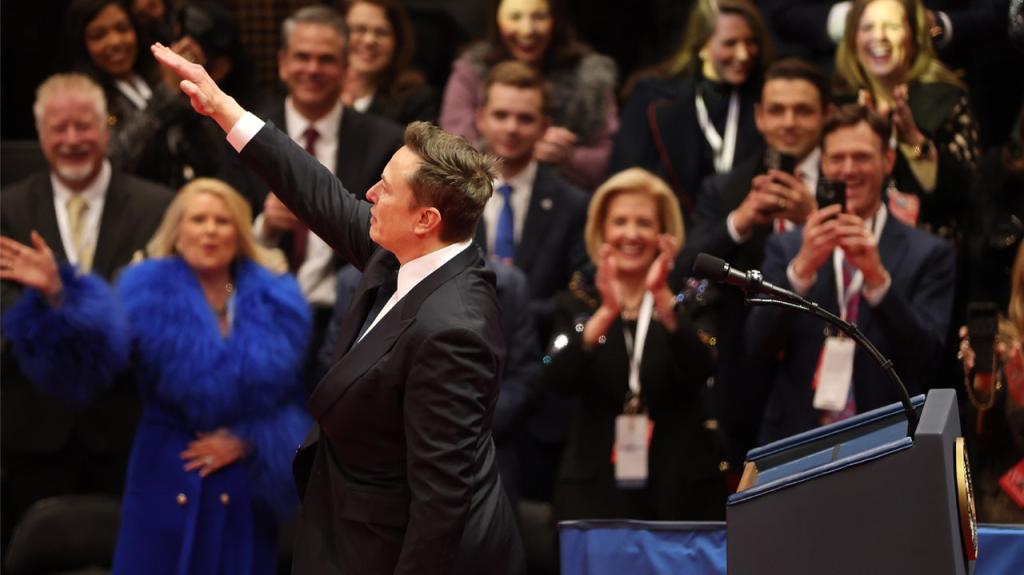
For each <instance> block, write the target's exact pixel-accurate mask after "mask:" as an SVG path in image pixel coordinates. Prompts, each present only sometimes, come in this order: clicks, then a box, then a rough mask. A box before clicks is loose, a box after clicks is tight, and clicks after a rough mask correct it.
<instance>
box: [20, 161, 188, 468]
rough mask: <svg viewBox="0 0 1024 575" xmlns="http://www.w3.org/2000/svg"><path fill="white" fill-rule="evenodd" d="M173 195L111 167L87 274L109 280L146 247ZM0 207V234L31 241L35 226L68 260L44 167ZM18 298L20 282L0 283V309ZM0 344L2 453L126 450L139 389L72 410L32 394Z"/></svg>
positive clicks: (56, 253)
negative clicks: (71, 445) (69, 447)
mask: <svg viewBox="0 0 1024 575" xmlns="http://www.w3.org/2000/svg"><path fill="white" fill-rule="evenodd" d="M172 196H173V192H172V191H171V190H170V189H168V188H165V187H163V186H161V185H158V184H155V183H152V182H149V181H146V180H142V179H140V178H136V177H134V176H129V175H127V174H122V173H120V172H117V171H114V172H113V173H112V174H111V178H110V185H109V187H108V188H107V195H106V198H105V200H104V204H103V214H102V216H101V219H100V231H99V237H98V238H97V242H96V251H95V255H94V257H93V272H94V273H96V274H97V275H99V276H101V277H103V278H105V279H107V280H111V279H113V277H114V275H115V274H116V273H117V271H118V270H120V269H121V268H122V267H124V266H125V265H127V264H128V263H129V262H130V261H131V259H132V256H133V254H134V253H135V252H136V251H138V250H142V249H144V248H145V246H146V243H147V242H149V240H150V238H151V237H152V236H153V233H154V232H155V231H156V228H157V226H158V225H159V224H160V220H161V219H162V218H163V214H164V210H165V209H166V208H167V205H168V204H169V203H170V201H171V198H172ZM0 204H2V205H3V211H2V213H0V233H2V234H3V235H5V236H9V237H11V238H13V239H15V240H17V241H19V242H21V243H23V244H26V245H31V240H30V239H29V238H30V233H31V231H32V230H37V231H38V232H39V233H40V234H41V235H42V236H43V239H44V240H46V243H47V245H49V247H50V249H51V250H53V254H54V256H55V257H56V258H57V261H58V262H62V261H67V255H66V254H65V253H64V244H63V242H62V241H61V237H60V231H59V228H58V226H57V214H56V212H55V211H54V207H53V187H52V185H51V184H50V173H49V172H41V173H38V174H35V175H33V176H31V177H29V178H27V179H25V180H22V181H21V182H17V183H15V184H12V185H10V186H8V187H6V188H3V190H0ZM20 295H21V288H20V286H19V285H17V284H15V283H13V282H3V283H2V296H0V298H2V303H3V309H4V310H6V309H7V308H8V307H10V306H11V305H12V304H14V302H15V301H17V299H18V297H20ZM3 349H4V352H5V353H4V354H3V359H2V361H0V363H2V374H3V375H2V378H3V379H2V388H0V389H2V390H3V392H2V393H3V397H2V400H0V409H2V413H3V415H2V421H3V431H2V437H3V450H4V451H5V452H7V451H15V452H22V453H51V452H54V451H57V450H58V449H60V448H61V447H62V446H64V445H65V444H67V442H68V441H70V440H71V438H72V436H75V437H77V439H78V440H79V441H80V442H81V443H82V444H83V446H84V448H85V449H87V450H91V451H92V452H96V453H108V452H114V451H121V450H123V451H124V452H125V453H127V450H128V449H129V448H130V446H131V440H132V435H133V434H134V430H135V422H136V420H137V419H138V413H139V405H138V394H137V393H136V391H135V390H134V388H133V387H132V386H125V387H124V388H122V387H117V388H115V389H114V390H112V391H111V393H109V394H107V395H106V396H104V397H102V398H99V399H97V400H96V401H95V403H94V404H93V405H91V406H90V407H89V408H87V409H84V410H82V409H78V408H73V407H71V406H69V405H68V404H66V403H65V402H63V401H62V400H60V399H57V398H54V397H50V396H48V395H44V394H42V393H40V392H39V391H37V390H36V388H35V387H33V386H32V385H31V384H30V383H29V382H28V380H26V379H25V378H24V376H23V375H21V373H20V370H19V369H18V367H17V362H16V361H15V359H14V356H13V355H11V354H8V353H6V351H7V349H6V345H4V348H3Z"/></svg>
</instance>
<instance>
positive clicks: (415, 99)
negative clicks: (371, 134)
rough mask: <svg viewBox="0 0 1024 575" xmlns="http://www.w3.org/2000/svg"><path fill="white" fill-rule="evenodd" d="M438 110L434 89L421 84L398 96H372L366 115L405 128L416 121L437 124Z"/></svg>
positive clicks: (380, 94)
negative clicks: (377, 117) (371, 115)
mask: <svg viewBox="0 0 1024 575" xmlns="http://www.w3.org/2000/svg"><path fill="white" fill-rule="evenodd" d="M440 108H441V104H440V102H438V100H437V93H436V92H435V91H434V89H433V88H431V87H430V86H429V85H427V84H421V85H419V86H416V87H414V88H410V89H409V90H407V91H405V92H402V93H400V94H391V93H387V92H384V93H380V92H378V93H377V94H374V96H373V101H372V102H370V107H369V108H367V109H366V113H367V114H373V115H375V116H380V117H381V118H385V119H387V120H391V121H392V122H395V123H396V124H398V125H400V126H405V125H407V124H409V123H410V122H415V121H416V120H424V121H426V122H437V115H438V113H439V112H440ZM342 181H344V180H342Z"/></svg>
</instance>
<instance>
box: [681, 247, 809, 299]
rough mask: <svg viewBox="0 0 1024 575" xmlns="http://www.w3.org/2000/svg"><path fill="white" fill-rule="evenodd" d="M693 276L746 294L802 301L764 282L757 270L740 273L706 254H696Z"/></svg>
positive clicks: (796, 296)
mask: <svg viewBox="0 0 1024 575" xmlns="http://www.w3.org/2000/svg"><path fill="white" fill-rule="evenodd" d="M693 275H694V276H696V277H699V278H704V279H709V280H711V281H714V282H718V283H725V284H729V285H733V286H736V287H738V288H740V289H742V290H743V291H744V292H747V293H768V294H772V295H775V296H778V297H781V298H784V299H787V300H793V299H797V300H799V301H803V298H800V297H799V296H798V295H796V294H795V293H793V292H791V291H789V290H787V289H784V288H780V287H778V286H775V285H772V284H771V283H768V282H766V281H764V276H762V275H761V272H759V271H757V270H750V271H748V272H743V271H740V270H738V269H736V268H734V267H732V266H731V265H729V263H728V262H726V261H725V260H723V259H721V258H716V257H715V256H713V255H710V254H706V253H699V254H697V259H696V260H695V261H694V262H693Z"/></svg>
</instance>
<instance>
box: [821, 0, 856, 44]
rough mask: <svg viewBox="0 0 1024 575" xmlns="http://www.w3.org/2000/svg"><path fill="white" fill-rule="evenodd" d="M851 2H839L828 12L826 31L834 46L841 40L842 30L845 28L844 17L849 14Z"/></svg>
mask: <svg viewBox="0 0 1024 575" xmlns="http://www.w3.org/2000/svg"><path fill="white" fill-rule="evenodd" d="M852 4H853V3H852V2H839V3H838V4H835V5H834V6H832V9H831V10H829V11H828V24H827V26H826V30H827V31H828V37H829V38H831V39H832V42H833V43H834V44H839V41H840V40H842V39H843V30H844V29H845V28H846V15H847V14H849V13H850V8H851V6H852Z"/></svg>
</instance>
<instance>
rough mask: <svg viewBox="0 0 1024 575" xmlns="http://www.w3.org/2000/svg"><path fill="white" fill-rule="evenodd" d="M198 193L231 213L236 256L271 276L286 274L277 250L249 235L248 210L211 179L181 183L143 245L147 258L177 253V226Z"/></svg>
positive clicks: (226, 187) (228, 189) (241, 200)
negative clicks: (151, 235) (235, 240)
mask: <svg viewBox="0 0 1024 575" xmlns="http://www.w3.org/2000/svg"><path fill="white" fill-rule="evenodd" d="M199 194H208V195H211V196H213V197H215V198H218V199H219V200H221V201H222V202H224V205H225V206H226V207H227V209H228V213H229V214H231V221H232V223H233V224H234V225H235V229H237V230H238V253H239V254H241V255H242V256H245V257H246V258H248V259H250V260H252V261H254V262H256V263H257V264H259V265H261V266H263V267H265V268H267V269H268V270H270V271H272V272H274V273H278V274H281V273H284V272H286V271H288V262H287V261H286V260H285V258H284V254H282V253H281V252H280V250H272V249H268V248H265V247H263V246H261V245H259V243H257V242H256V238H255V237H253V235H252V209H251V208H250V207H249V202H247V201H245V198H243V197H242V195H241V194H239V193H238V192H237V191H236V190H235V189H234V188H232V187H231V186H229V185H228V184H227V183H225V182H222V181H221V180H217V179H214V178H196V179H195V180H192V181H191V182H189V183H187V184H185V186H184V187H182V188H181V190H179V191H178V194H177V195H176V196H174V200H173V201H172V202H171V205H170V206H168V207H167V211H166V212H165V213H164V219H163V220H162V221H161V222H160V227H158V228H157V230H156V233H155V234H153V239H151V240H149V243H148V244H147V245H146V252H147V255H148V256H149V257H158V258H159V257H168V256H173V255H176V254H177V248H176V247H175V246H176V244H177V243H178V233H179V226H180V224H181V218H182V216H184V214H185V208H187V207H188V204H189V202H190V201H191V200H192V198H195V197H196V196H198V195H199Z"/></svg>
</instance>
